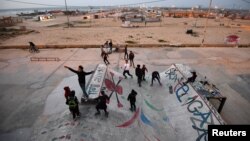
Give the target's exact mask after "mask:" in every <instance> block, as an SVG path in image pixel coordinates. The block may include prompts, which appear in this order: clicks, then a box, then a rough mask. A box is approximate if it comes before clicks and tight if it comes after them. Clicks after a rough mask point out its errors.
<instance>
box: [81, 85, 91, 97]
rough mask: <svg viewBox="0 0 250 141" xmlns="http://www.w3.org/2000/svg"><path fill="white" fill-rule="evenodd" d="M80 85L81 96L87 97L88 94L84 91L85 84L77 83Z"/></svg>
mask: <svg viewBox="0 0 250 141" xmlns="http://www.w3.org/2000/svg"><path fill="white" fill-rule="evenodd" d="M79 84H80V87H81V89H82V92H83V94H84V95H85V97H87V98H88V97H89V96H88V94H87V92H86V89H85V84H84V83H79Z"/></svg>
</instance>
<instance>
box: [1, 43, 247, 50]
mask: <svg viewBox="0 0 250 141" xmlns="http://www.w3.org/2000/svg"><path fill="white" fill-rule="evenodd" d="M125 45H127V46H128V47H134V48H152V47H176V48H184V47H197V48H198V47H201V48H202V47H230V48H232V47H238V48H249V47H250V43H249V44H239V45H238V46H235V45H226V44H204V45H203V46H201V44H119V47H122V48H123V47H124V46H125ZM36 46H37V47H38V48H39V49H50V48H54V49H63V48H100V45H36ZM28 47H29V45H9V46H1V45H0V49H28ZM116 47H117V46H116V45H114V48H116Z"/></svg>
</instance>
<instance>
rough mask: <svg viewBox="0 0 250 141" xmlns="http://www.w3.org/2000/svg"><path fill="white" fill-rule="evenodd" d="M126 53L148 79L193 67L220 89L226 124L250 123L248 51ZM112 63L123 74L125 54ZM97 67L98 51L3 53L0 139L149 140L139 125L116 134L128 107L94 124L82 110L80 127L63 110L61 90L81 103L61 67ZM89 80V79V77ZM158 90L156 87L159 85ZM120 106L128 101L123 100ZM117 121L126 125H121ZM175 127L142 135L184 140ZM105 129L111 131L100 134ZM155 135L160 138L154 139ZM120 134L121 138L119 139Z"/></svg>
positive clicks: (90, 112) (131, 82)
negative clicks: (173, 69) (38, 59)
mask: <svg viewBox="0 0 250 141" xmlns="http://www.w3.org/2000/svg"><path fill="white" fill-rule="evenodd" d="M128 50H132V51H134V52H135V64H146V66H147V67H148V70H149V73H148V75H149V74H150V73H151V72H152V71H154V70H158V71H159V72H163V71H165V70H166V69H167V68H169V67H170V66H171V64H173V63H181V64H185V65H188V66H190V67H191V68H193V69H194V70H196V71H197V72H198V73H199V74H200V75H203V76H206V77H207V78H208V79H209V80H210V81H211V82H212V83H213V84H215V85H216V87H217V88H219V90H220V91H221V93H222V95H224V96H225V97H227V101H226V103H225V105H224V108H223V110H222V112H221V116H222V118H223V119H224V121H225V122H226V123H228V124H249V123H250V118H249V116H250V113H249V108H250V103H249V101H250V96H249V93H250V91H249V83H250V81H249V80H250V72H249V70H250V56H249V54H250V49H248V48H201V49H197V48H150V49H149V48H129V49H128ZM30 57H58V58H60V61H58V62H57V61H48V62H44V61H41V62H31V61H30ZM109 61H110V62H111V65H110V66H109V67H110V68H112V69H114V70H117V71H118V72H121V69H119V68H120V66H121V65H122V64H123V62H124V59H123V53H121V54H120V53H113V54H111V55H110V57H109ZM99 63H103V61H102V58H101V57H100V50H99V49H81V48H76V49H73V48H72V49H41V51H40V53H38V54H31V53H29V52H28V51H27V50H18V49H6V50H0V78H1V79H0V88H1V94H0V101H1V102H0V111H1V117H0V121H1V123H0V138H1V139H3V140H19V141H20V140H21V141H26V140H61V139H62V140H63V139H72V140H84V139H89V140H101V139H100V137H104V136H105V135H106V136H105V137H106V139H108V140H112V133H114V136H115V137H116V138H113V140H117V139H121V137H124V138H125V139H126V138H127V139H128V140H129V139H130V138H131V137H135V138H136V137H138V138H137V139H138V140H145V139H146V137H145V136H143V134H142V133H143V132H141V131H140V130H139V131H138V130H135V128H134V126H135V125H132V126H131V127H129V128H131V129H133V130H131V131H129V130H126V129H124V130H120V129H119V130H118V129H117V130H114V128H113V127H114V125H118V124H119V123H122V121H125V120H126V119H128V118H129V117H131V116H132V113H130V112H128V109H126V107H127V108H128V104H129V103H127V104H124V105H126V106H125V111H124V113H125V115H124V116H122V114H116V113H117V112H116V111H115V110H114V109H113V108H112V107H113V106H114V105H112V104H111V105H109V106H110V107H108V109H109V110H110V117H109V118H108V119H106V118H103V117H99V118H97V119H95V118H94V115H93V114H94V112H95V107H94V106H91V105H89V106H84V105H81V106H80V110H81V111H82V117H81V118H80V119H79V120H78V121H77V122H72V117H71V115H70V113H69V111H68V109H67V106H66V105H65V101H64V97H63V89H62V86H64V85H66V84H69V85H70V86H72V87H73V88H74V89H75V90H76V91H77V93H78V94H77V96H78V98H80V97H79V96H80V95H79V94H80V87H79V86H78V82H77V77H76V75H75V74H73V73H72V72H70V71H68V70H67V69H65V68H64V67H63V66H64V65H68V66H71V67H72V68H77V66H78V65H80V64H81V65H83V66H84V68H85V70H86V71H88V70H93V69H94V68H95V66H96V65H97V64H99ZM131 73H132V74H133V75H134V69H131ZM87 78H88V79H89V77H87ZM126 81H127V82H128V83H124V84H125V86H126V85H129V87H131V88H135V89H136V90H137V91H139V92H142V93H144V92H145V91H148V92H151V91H150V90H147V88H148V87H146V86H148V85H149V84H147V83H143V87H142V88H141V90H140V88H139V87H137V84H136V79H129V80H126ZM155 87H158V86H157V83H156V86H155ZM155 90H156V89H155ZM125 92H126V94H127V92H128V90H125ZM154 92H156V93H155V94H157V93H158V92H159V94H165V93H164V92H162V91H159V90H158V91H157V90H156V91H154ZM145 97H146V98H150V94H149V95H144V98H145ZM124 98H126V95H124ZM141 98H142V97H141V96H138V102H140V101H141V100H142V99H141ZM155 98H156V99H155ZM159 98H160V99H161V97H158V98H157V97H153V98H152V99H150V102H152V104H153V105H154V106H155V107H157V108H160V107H162V106H164V105H165V107H166V106H167V104H165V103H166V101H164V100H163V99H161V100H160V102H159V101H157V100H158V99H159ZM121 100H124V99H123V98H121ZM168 100H170V99H168ZM124 101H126V100H124ZM168 102H171V101H168ZM125 103H126V102H125ZM137 104H138V105H140V104H139V103H137ZM53 105H54V106H53ZM169 106H172V108H169V109H170V110H168V111H165V113H166V115H168V121H171V120H173V119H174V117H175V116H173V114H172V116H173V117H172V116H171V114H169V113H171V112H172V113H175V112H174V111H172V110H174V108H173V107H174V106H175V105H172V104H171V105H169ZM166 108H167V107H166ZM144 110H145V109H144ZM144 112H145V113H144V114H145V115H146V116H147V117H148V118H150V119H152V120H157V118H159V115H160V114H159V113H157V112H156V113H157V114H153V112H152V113H150V112H149V110H145V111H144ZM148 112H149V113H150V114H149V113H148ZM118 113H119V112H118ZM141 115H142V113H141ZM176 116H177V115H176ZM172 118H173V119H172ZM109 119H110V120H109ZM119 119H122V121H121V120H119ZM142 119H145V118H142ZM180 120H181V121H182V122H185V119H182V118H180ZM183 120H184V121H183ZM111 121H112V122H111ZM113 121H114V122H115V123H114V122H113ZM171 123H173V122H169V123H167V125H168V126H160V128H159V129H169V130H168V131H171V132H168V134H166V136H162V134H164V132H163V131H161V130H159V131H157V130H156V131H154V130H153V128H151V127H150V128H148V127H147V126H145V125H141V126H142V127H143V128H142V129H145V130H144V131H145V133H149V135H150V136H149V137H148V138H150V139H152V140H156V138H160V140H165V139H166V138H164V137H167V138H168V139H170V140H171V139H174V140H181V139H182V138H181V137H184V136H180V137H178V136H176V134H178V133H180V131H182V130H183V129H184V128H179V127H181V126H180V125H172V124H171ZM87 125H92V126H87ZM102 125H105V127H107V128H98V127H100V126H102ZM136 125H138V126H139V123H136ZM170 125H171V126H170ZM144 127H145V128H144ZM169 127H176V128H169ZM78 129H79V130H78ZM101 129H105V130H101ZM189 129H190V128H189ZM79 131H80V132H79ZM81 131H86V132H81ZM110 131H114V132H110ZM72 132H74V133H72ZM152 133H154V134H152ZM155 133H156V134H157V135H159V136H156V137H155V136H154V135H155ZM160 133H162V134H160ZM119 134H121V135H122V136H119ZM128 134H131V136H128ZM137 134H140V136H137ZM191 137H192V136H191ZM124 138H123V139H124Z"/></svg>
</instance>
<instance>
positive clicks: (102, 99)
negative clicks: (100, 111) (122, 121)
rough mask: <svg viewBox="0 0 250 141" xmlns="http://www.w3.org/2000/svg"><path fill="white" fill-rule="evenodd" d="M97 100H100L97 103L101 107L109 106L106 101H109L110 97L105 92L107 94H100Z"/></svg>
mask: <svg viewBox="0 0 250 141" xmlns="http://www.w3.org/2000/svg"><path fill="white" fill-rule="evenodd" d="M97 100H98V104H97V105H98V106H99V107H100V108H105V107H107V105H106V103H107V100H109V97H108V96H107V95H106V94H105V95H102V96H99V97H98V98H97Z"/></svg>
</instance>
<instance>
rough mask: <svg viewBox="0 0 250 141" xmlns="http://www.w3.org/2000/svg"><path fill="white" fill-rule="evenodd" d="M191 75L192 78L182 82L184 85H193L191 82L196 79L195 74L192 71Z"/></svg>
mask: <svg viewBox="0 0 250 141" xmlns="http://www.w3.org/2000/svg"><path fill="white" fill-rule="evenodd" d="M191 73H192V76H191V77H189V78H188V79H187V81H186V82H183V84H184V85H186V84H187V83H189V82H191V83H193V82H194V81H195V79H196V77H197V75H196V72H195V71H193V72H191Z"/></svg>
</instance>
